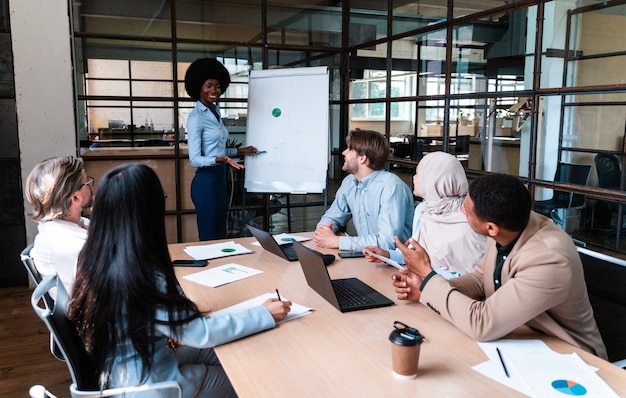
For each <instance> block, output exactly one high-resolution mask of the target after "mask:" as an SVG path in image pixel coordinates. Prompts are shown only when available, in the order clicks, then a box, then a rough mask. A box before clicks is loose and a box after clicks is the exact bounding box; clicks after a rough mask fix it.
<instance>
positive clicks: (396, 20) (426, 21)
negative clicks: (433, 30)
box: [392, 0, 448, 34]
mask: <svg viewBox="0 0 626 398" xmlns="http://www.w3.org/2000/svg"><path fill="white" fill-rule="evenodd" d="M392 7H393V22H392V23H393V27H392V29H393V34H397V33H402V32H407V31H410V30H414V29H417V28H421V27H424V26H428V25H432V24H434V23H439V22H443V21H445V20H446V16H447V10H448V7H447V3H446V2H436V1H433V2H424V1H421V2H420V1H406V0H393V5H392Z"/></svg>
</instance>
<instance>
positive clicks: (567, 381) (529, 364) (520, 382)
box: [472, 340, 617, 398]
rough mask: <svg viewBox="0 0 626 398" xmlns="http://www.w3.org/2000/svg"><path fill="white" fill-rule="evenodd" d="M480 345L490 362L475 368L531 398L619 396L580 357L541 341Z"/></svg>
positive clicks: (484, 343)
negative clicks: (553, 348)
mask: <svg viewBox="0 0 626 398" xmlns="http://www.w3.org/2000/svg"><path fill="white" fill-rule="evenodd" d="M478 345H479V346H480V348H482V350H483V351H484V352H485V354H486V355H487V357H489V360H488V361H486V362H483V363H481V364H478V365H476V366H473V367H472V369H474V370H476V371H477V372H479V373H481V374H483V375H485V376H487V377H489V378H491V379H493V380H496V381H498V382H500V383H502V384H504V385H506V386H508V387H510V388H513V389H515V390H517V391H519V392H521V393H523V394H525V395H527V396H529V397H541V398H544V397H547V398H549V397H564V396H568V395H569V396H584V397H617V395H616V394H615V392H614V391H613V390H612V389H611V388H610V387H609V386H608V384H606V383H605V382H604V380H602V378H600V376H598V375H597V374H596V373H595V371H594V369H593V368H592V367H590V366H589V365H587V364H586V363H585V362H584V361H583V360H582V359H581V358H580V357H579V356H578V355H576V354H559V353H557V352H554V351H552V350H551V349H550V347H548V346H547V345H546V344H545V343H544V342H542V341H541V340H496V341H491V342H483V343H478ZM498 350H499V351H500V354H501V355H502V360H500V357H499V356H498V352H497V351H498ZM504 367H506V369H507V371H508V373H509V377H507V376H506V374H505V371H504ZM595 370H597V369H595Z"/></svg>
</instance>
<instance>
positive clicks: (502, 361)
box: [276, 290, 511, 377]
mask: <svg viewBox="0 0 626 398" xmlns="http://www.w3.org/2000/svg"><path fill="white" fill-rule="evenodd" d="M276 292H277V293H278V290H277V291H276ZM496 352H497V353H498V358H500V363H501V364H502V369H504V374H505V375H506V377H511V376H509V371H508V370H507V368H506V365H505V364H504V359H502V353H500V349H499V348H498V347H496Z"/></svg>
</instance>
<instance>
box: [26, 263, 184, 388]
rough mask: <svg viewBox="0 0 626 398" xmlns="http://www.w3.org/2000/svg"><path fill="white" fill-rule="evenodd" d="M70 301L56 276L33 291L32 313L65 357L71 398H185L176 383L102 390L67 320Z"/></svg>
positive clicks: (92, 364)
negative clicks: (146, 397)
mask: <svg viewBox="0 0 626 398" xmlns="http://www.w3.org/2000/svg"><path fill="white" fill-rule="evenodd" d="M54 288H56V290H57V295H56V300H55V301H54V305H53V306H52V307H48V306H47V304H46V303H47V302H46V300H45V295H46V294H48V293H49V292H50V289H54ZM67 301H68V297H67V292H66V291H65V288H64V287H63V283H61V280H60V279H59V277H58V275H57V274H56V273H54V274H52V275H49V276H47V277H46V278H45V279H44V280H43V281H41V283H40V284H39V285H37V287H36V288H35V290H34V291H33V294H32V297H31V304H32V306H33V310H34V311H35V313H36V314H37V316H39V318H41V320H42V321H44V323H45V324H46V326H47V327H48V330H49V331H50V333H51V334H52V335H53V336H54V340H55V341H56V342H57V344H58V346H59V348H60V350H61V352H62V353H63V357H64V358H65V359H66V360H65V363H66V364H67V368H68V370H69V372H70V375H71V376H72V384H71V385H70V396H71V397H72V398H94V397H110V396H113V395H119V394H129V396H131V397H132V393H135V392H143V391H154V390H173V391H174V392H176V396H178V397H179V398H180V397H182V390H181V387H180V384H179V383H178V382H176V381H163V382H158V383H151V384H143V385H138V386H131V387H120V388H109V389H103V390H101V389H100V387H99V382H98V379H99V375H98V374H97V371H96V366H95V364H94V363H93V361H92V359H91V357H90V356H89V354H88V353H87V350H86V349H85V346H84V344H83V341H82V339H81V338H80V336H79V335H78V332H77V331H76V329H75V327H74V324H73V323H72V321H70V319H69V318H68V316H67V312H66V311H67ZM40 302H43V303H44V305H45V306H44V307H40V306H39V303H40ZM42 390H43V392H42ZM30 393H31V396H33V394H48V395H39V396H43V397H46V396H50V395H49V393H47V392H46V391H45V388H43V387H40V386H33V388H31V391H30ZM35 396H37V395H35Z"/></svg>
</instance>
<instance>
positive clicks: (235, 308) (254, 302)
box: [212, 293, 313, 323]
mask: <svg viewBox="0 0 626 398" xmlns="http://www.w3.org/2000/svg"><path fill="white" fill-rule="evenodd" d="M268 298H278V297H277V296H276V293H266V294H263V295H261V296H257V297H254V298H251V299H250V300H246V301H243V302H241V303H239V304H235V305H232V306H230V307H227V308H224V309H221V310H219V311H215V312H213V313H212V315H214V316H218V315H224V314H236V313H238V312H241V311H244V310H247V309H249V308H253V307H257V306H259V305H262V304H263V303H264V302H265V300H267V299H268ZM281 298H282V300H283V301H287V299H285V298H284V297H281ZM312 311H313V309H312V308H309V307H305V306H302V305H300V304H297V303H292V304H291V310H290V311H289V314H287V316H286V317H285V318H283V320H282V321H280V322H278V323H283V322H287V321H290V320H292V319H296V318H300V317H301V316H305V315H309V314H310V313H311V312H312Z"/></svg>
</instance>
